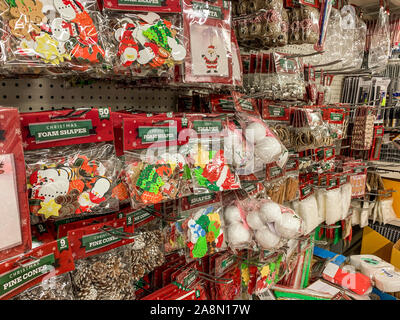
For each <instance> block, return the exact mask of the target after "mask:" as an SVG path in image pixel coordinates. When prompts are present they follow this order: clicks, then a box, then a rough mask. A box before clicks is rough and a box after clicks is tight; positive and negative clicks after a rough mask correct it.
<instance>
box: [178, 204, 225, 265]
mask: <svg viewBox="0 0 400 320" xmlns="http://www.w3.org/2000/svg"><path fill="white" fill-rule="evenodd" d="M192 211H193V212H192V213H191V214H190V216H189V217H188V218H187V219H186V221H185V222H184V223H183V228H184V230H185V231H186V247H187V249H188V255H187V256H188V257H189V259H199V258H202V257H204V256H206V255H208V254H213V253H215V252H218V251H222V250H224V249H226V245H225V232H226V228H225V223H224V219H223V215H222V207H221V206H220V203H216V204H210V205H207V206H204V207H200V208H196V209H193V210H192Z"/></svg>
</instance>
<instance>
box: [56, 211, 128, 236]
mask: <svg viewBox="0 0 400 320" xmlns="http://www.w3.org/2000/svg"><path fill="white" fill-rule="evenodd" d="M124 217H125V219H126V222H127V224H129V225H131V224H132V221H134V213H133V212H130V213H128V214H126V215H125V214H124V213H120V212H118V213H111V214H107V215H103V216H101V217H95V218H90V219H84V220H80V221H74V222H70V223H66V224H62V225H60V227H59V228H58V232H57V234H58V236H57V238H61V237H65V236H67V235H68V232H69V231H71V230H75V229H80V228H84V227H87V226H91V225H93V224H96V223H106V222H110V221H114V220H116V219H122V218H124Z"/></svg>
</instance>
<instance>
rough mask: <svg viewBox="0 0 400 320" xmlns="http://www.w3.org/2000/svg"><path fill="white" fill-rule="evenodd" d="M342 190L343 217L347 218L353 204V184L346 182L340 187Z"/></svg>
mask: <svg viewBox="0 0 400 320" xmlns="http://www.w3.org/2000/svg"><path fill="white" fill-rule="evenodd" d="M340 190H341V194H342V196H341V201H342V219H345V218H346V217H347V216H348V215H349V210H350V205H351V184H350V183H346V184H344V185H342V186H341V187H340Z"/></svg>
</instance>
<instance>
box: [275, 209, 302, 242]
mask: <svg viewBox="0 0 400 320" xmlns="http://www.w3.org/2000/svg"><path fill="white" fill-rule="evenodd" d="M275 229H276V231H278V232H279V234H280V235H281V236H282V237H284V238H287V239H293V238H296V237H298V236H299V235H300V232H301V220H300V218H299V217H297V216H295V215H293V214H291V213H289V212H285V213H283V214H282V217H281V221H280V222H278V223H275Z"/></svg>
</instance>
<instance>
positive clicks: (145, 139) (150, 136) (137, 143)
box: [123, 117, 182, 151]
mask: <svg viewBox="0 0 400 320" xmlns="http://www.w3.org/2000/svg"><path fill="white" fill-rule="evenodd" d="M123 128H124V138H123V145H124V150H125V151H127V150H137V149H147V148H149V147H150V146H151V147H154V148H155V147H164V146H167V145H168V146H176V145H178V142H179V140H178V134H179V132H180V131H181V130H182V118H175V117H174V118H172V119H166V120H159V119H137V120H136V119H128V118H124V119H123Z"/></svg>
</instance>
